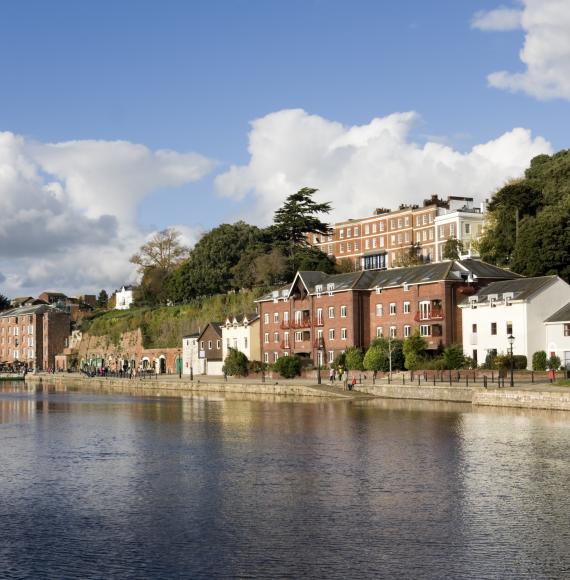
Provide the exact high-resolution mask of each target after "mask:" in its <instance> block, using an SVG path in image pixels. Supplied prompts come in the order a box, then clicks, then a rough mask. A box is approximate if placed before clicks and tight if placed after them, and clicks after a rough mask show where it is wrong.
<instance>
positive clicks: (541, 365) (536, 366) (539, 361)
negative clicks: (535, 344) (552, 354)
mask: <svg viewBox="0 0 570 580" xmlns="http://www.w3.org/2000/svg"><path fill="white" fill-rule="evenodd" d="M547 363H548V357H547V356H546V352H544V351H543V350H537V351H536V352H535V353H534V354H533V355H532V370H533V371H545V370H546V365H547Z"/></svg>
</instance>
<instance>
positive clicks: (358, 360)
mask: <svg viewBox="0 0 570 580" xmlns="http://www.w3.org/2000/svg"><path fill="white" fill-rule="evenodd" d="M344 354H345V362H346V368H347V369H348V370H350V371H363V370H364V367H363V365H362V359H363V356H362V351H361V350H360V349H359V348H357V347H355V346H351V347H350V348H349V349H348V350H347V351H346V352H345V353H344Z"/></svg>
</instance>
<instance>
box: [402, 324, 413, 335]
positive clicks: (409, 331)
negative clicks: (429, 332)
mask: <svg viewBox="0 0 570 580" xmlns="http://www.w3.org/2000/svg"><path fill="white" fill-rule="evenodd" d="M411 334H412V327H411V326H410V325H409V324H406V325H405V326H404V337H405V338H408V337H409V336H411Z"/></svg>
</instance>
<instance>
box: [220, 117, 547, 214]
mask: <svg viewBox="0 0 570 580" xmlns="http://www.w3.org/2000/svg"><path fill="white" fill-rule="evenodd" d="M417 119H418V115H417V114H416V113H414V112H407V113H395V114H392V115H389V116H387V117H383V118H376V119H373V120H372V121H371V122H370V123H368V124H367V125H362V126H352V127H345V126H343V125H341V124H340V123H337V122H334V121H329V120H327V119H324V118H323V117H319V116H317V115H309V114H308V113H306V112H305V111H303V110H301V109H293V110H284V111H278V112H275V113H271V114H269V115H267V116H265V117H262V118H260V119H257V120H255V121H253V123H252V128H251V132H250V135H249V152H250V155H251V158H250V161H249V163H248V164H247V165H245V166H233V167H231V168H230V169H229V170H228V171H227V172H225V173H224V174H222V175H219V176H218V177H217V178H216V186H217V189H218V191H219V192H220V193H221V194H222V195H226V196H230V197H234V198H237V199H243V198H244V197H246V196H251V198H252V206H253V208H252V210H251V211H250V212H249V214H248V215H250V216H252V215H253V217H255V218H256V219H257V220H258V221H259V222H261V223H268V222H269V221H270V220H271V217H272V213H273V211H274V210H275V209H276V208H277V207H278V206H279V205H280V204H281V203H282V201H283V199H284V198H285V197H286V196H287V195H288V194H290V193H292V192H294V191H296V190H298V189H299V188H301V187H304V186H307V187H316V188H318V189H319V190H320V191H319V194H318V195H319V197H320V199H321V200H326V201H331V202H332V205H333V208H334V213H333V215H332V218H333V219H346V218H350V217H359V216H365V215H370V214H371V212H372V211H373V210H374V208H376V207H390V208H395V207H397V206H398V205H399V204H400V203H404V202H421V201H422V200H423V199H424V198H426V197H428V196H429V195H430V194H432V193H437V194H439V195H440V196H447V195H473V196H475V197H476V198H479V199H482V198H483V197H485V196H487V195H488V194H489V193H491V192H492V191H493V190H494V189H496V188H497V187H498V186H500V185H501V184H502V183H503V182H504V181H505V180H506V179H508V178H511V177H517V176H520V175H521V174H522V172H523V171H524V169H525V168H526V167H527V166H528V163H529V161H530V159H531V158H532V157H534V156H535V155H538V154H540V153H551V152H552V148H551V146H550V144H549V143H548V142H547V141H546V140H544V139H543V138H542V137H534V138H533V136H532V135H531V133H530V131H529V130H528V129H522V128H516V129H513V130H512V131H509V132H508V133H505V134H503V135H501V136H499V137H497V138H496V139H494V140H491V141H488V142H487V143H483V144H480V145H477V146H475V147H473V148H472V149H471V150H470V151H468V152H466V153H462V152H460V151H457V150H455V149H453V148H452V147H450V146H446V145H444V144H441V143H435V142H427V143H425V144H424V145H419V144H417V143H414V142H413V141H412V140H411V139H410V130H411V129H412V127H413V125H414V123H415V122H416V121H417Z"/></svg>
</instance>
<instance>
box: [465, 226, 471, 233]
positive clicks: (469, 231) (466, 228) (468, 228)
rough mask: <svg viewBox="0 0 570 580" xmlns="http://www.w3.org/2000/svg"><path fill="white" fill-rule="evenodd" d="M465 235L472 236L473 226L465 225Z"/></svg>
mask: <svg viewBox="0 0 570 580" xmlns="http://www.w3.org/2000/svg"><path fill="white" fill-rule="evenodd" d="M465 233H466V234H470V233H471V224H465Z"/></svg>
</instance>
